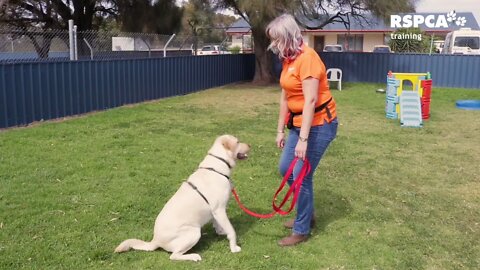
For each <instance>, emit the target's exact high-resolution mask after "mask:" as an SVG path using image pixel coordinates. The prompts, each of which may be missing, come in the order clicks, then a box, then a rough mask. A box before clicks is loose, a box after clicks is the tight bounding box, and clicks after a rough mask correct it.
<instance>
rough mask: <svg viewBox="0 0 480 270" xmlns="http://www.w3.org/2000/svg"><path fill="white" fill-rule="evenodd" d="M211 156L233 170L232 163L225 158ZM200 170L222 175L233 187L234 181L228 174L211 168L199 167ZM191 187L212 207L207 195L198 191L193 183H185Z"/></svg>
mask: <svg viewBox="0 0 480 270" xmlns="http://www.w3.org/2000/svg"><path fill="white" fill-rule="evenodd" d="M208 155H209V156H212V157H215V158H217V159H219V160H221V161H223V163H225V164H226V165H227V166H228V168H229V169H231V168H232V165H230V163H228V161H226V160H225V159H224V158H221V157H219V156H216V155H213V154H210V153H208ZM198 168H199V169H204V170H209V171H212V172H216V173H218V174H220V175H221V176H223V177H225V178H227V180H228V182H230V184H231V185H232V181H231V180H230V177H229V176H228V175H226V174H223V173H221V172H219V171H217V170H215V169H214V168H211V167H198ZM185 182H186V183H187V184H188V185H189V186H190V187H192V188H193V190H195V191H196V192H197V193H198V194H199V195H200V196H201V197H202V198H203V200H205V202H206V203H207V204H208V205H210V203H209V202H208V200H207V198H206V197H205V195H203V194H202V192H200V190H199V189H198V187H197V186H195V185H194V184H193V183H191V182H189V181H185Z"/></svg>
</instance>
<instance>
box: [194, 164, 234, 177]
mask: <svg viewBox="0 0 480 270" xmlns="http://www.w3.org/2000/svg"><path fill="white" fill-rule="evenodd" d="M198 168H199V169H204V170H209V171H212V172H216V173H218V174H220V175H221V176H223V177H225V178H227V179H228V180H230V177H229V176H228V175H226V174H223V173H221V172H219V171H217V170H215V169H214V168H210V167H198Z"/></svg>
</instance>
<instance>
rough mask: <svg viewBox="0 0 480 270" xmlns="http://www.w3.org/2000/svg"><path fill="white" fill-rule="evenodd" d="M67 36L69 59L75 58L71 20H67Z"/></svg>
mask: <svg viewBox="0 0 480 270" xmlns="http://www.w3.org/2000/svg"><path fill="white" fill-rule="evenodd" d="M68 38H69V41H70V42H69V44H70V46H69V47H70V48H69V51H70V60H72V61H73V60H75V42H74V41H73V20H68Z"/></svg>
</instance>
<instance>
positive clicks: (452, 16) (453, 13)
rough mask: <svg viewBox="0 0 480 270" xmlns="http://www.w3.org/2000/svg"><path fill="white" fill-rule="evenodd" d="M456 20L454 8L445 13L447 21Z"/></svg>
mask: <svg viewBox="0 0 480 270" xmlns="http://www.w3.org/2000/svg"><path fill="white" fill-rule="evenodd" d="M456 20H457V13H455V10H452V11H450V12H449V13H447V21H448V22H450V23H451V22H454V21H456Z"/></svg>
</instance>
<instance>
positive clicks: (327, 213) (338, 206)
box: [314, 189, 352, 232]
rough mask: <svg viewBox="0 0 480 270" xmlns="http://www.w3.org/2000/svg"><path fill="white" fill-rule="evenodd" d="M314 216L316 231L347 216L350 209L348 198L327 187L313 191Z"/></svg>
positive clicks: (322, 229)
mask: <svg viewBox="0 0 480 270" xmlns="http://www.w3.org/2000/svg"><path fill="white" fill-rule="evenodd" d="M314 204H315V217H316V221H317V223H316V227H315V230H316V231H317V232H320V231H324V230H325V228H326V227H327V225H328V224H330V223H331V222H333V221H335V220H338V219H341V218H343V217H345V216H347V215H348V214H349V213H350V212H351V211H352V206H351V205H350V203H349V202H348V200H347V199H346V198H345V197H343V196H341V195H340V194H337V193H334V192H332V191H331V190H328V189H321V190H319V191H317V192H315V202H314Z"/></svg>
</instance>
